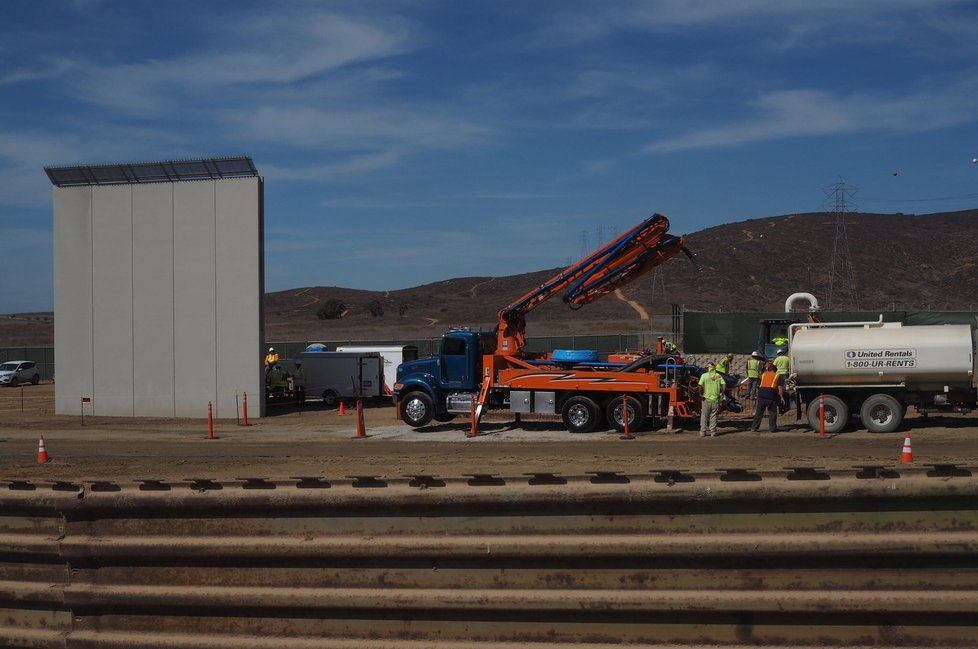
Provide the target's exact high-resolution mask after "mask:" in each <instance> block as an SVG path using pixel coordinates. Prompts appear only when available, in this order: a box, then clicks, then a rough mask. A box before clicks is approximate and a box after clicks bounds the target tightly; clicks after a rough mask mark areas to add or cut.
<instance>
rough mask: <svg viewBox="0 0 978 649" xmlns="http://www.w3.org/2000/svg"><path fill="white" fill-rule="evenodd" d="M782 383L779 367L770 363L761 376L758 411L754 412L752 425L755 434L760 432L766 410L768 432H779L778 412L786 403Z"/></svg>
mask: <svg viewBox="0 0 978 649" xmlns="http://www.w3.org/2000/svg"><path fill="white" fill-rule="evenodd" d="M781 381H782V379H781V375H780V374H778V370H777V367H775V365H774V363H773V362H771V361H768V362H767V364H766V365H765V367H764V373H763V374H761V380H760V384H759V385H760V389H759V390H758V397H757V409H756V410H755V411H754V420H753V421H752V422H751V425H750V429H751V430H752V431H754V432H755V433H756V432H758V431H759V430H760V426H761V419H762V418H763V417H764V411H765V410H767V413H768V416H767V427H768V432H771V433H776V432H777V431H778V410H779V409H780V408H781V406H782V404H783V403H784V386H783V385H782V383H781Z"/></svg>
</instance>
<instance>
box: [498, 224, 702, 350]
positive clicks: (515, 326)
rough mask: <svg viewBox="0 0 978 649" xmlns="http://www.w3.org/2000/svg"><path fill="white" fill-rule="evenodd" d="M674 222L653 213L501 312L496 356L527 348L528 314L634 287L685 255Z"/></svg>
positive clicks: (579, 303) (586, 302)
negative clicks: (549, 304) (546, 305)
mask: <svg viewBox="0 0 978 649" xmlns="http://www.w3.org/2000/svg"><path fill="white" fill-rule="evenodd" d="M668 230H669V219H667V218H666V217H665V216H663V215H662V214H653V215H652V216H651V217H649V218H648V219H646V220H645V221H643V222H642V223H639V224H638V225H636V226H635V227H634V228H632V229H631V230H629V231H628V232H626V233H625V234H623V235H621V236H620V237H618V238H617V239H615V240H614V241H612V242H611V243H609V244H608V245H606V246H604V247H603V248H601V249H600V250H598V251H597V252H595V253H593V254H591V255H589V256H588V257H586V258H585V259H582V260H581V261H579V262H577V263H576V264H574V265H572V266H570V267H568V268H567V269H566V270H564V271H563V272H562V273H560V274H559V275H557V276H555V277H553V278H551V279H550V280H548V281H547V282H545V283H544V284H542V285H540V286H539V287H538V288H536V289H534V290H532V291H530V292H529V293H527V294H526V295H524V296H523V297H521V298H520V299H519V300H517V301H515V302H513V303H512V304H510V305H509V306H507V307H506V308H505V309H503V310H502V311H500V312H499V327H498V331H497V345H498V346H497V352H498V353H503V354H514V353H518V352H519V351H520V350H522V349H523V347H524V345H525V344H526V338H525V331H526V319H525V316H526V314H527V313H529V312H530V311H532V310H533V309H535V308H536V307H537V306H539V305H540V304H541V303H542V302H543V301H545V300H547V299H549V298H551V297H553V296H554V295H555V294H557V293H560V292H561V291H564V290H566V293H565V294H564V296H563V298H562V299H563V301H564V302H566V303H567V304H569V305H570V306H571V308H580V307H582V306H584V305H585V304H590V303H591V302H594V301H595V300H597V299H598V298H601V297H604V296H605V295H607V294H608V293H610V292H612V291H614V290H615V289H618V288H621V287H622V286H625V285H626V284H628V283H630V282H633V281H634V280H636V279H638V278H639V277H641V276H642V275H644V274H645V273H647V272H648V271H650V270H652V269H653V268H655V267H656V266H658V265H660V264H662V263H663V262H665V261H667V260H668V259H670V258H672V257H673V256H674V255H676V254H677V253H678V252H679V251H683V252H685V253H686V255H687V256H689V257H690V259H692V255H690V253H689V251H688V250H686V249H685V248H684V247H683V244H684V243H685V238H684V237H677V236H674V235H671V234H669V232H668Z"/></svg>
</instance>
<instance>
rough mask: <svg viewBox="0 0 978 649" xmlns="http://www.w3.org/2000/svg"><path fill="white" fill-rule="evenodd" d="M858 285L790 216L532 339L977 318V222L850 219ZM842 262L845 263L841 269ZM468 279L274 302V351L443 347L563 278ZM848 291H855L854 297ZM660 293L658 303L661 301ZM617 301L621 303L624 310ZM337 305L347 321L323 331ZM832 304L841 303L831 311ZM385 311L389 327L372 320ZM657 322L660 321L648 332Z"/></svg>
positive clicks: (324, 290) (533, 321)
mask: <svg viewBox="0 0 978 649" xmlns="http://www.w3.org/2000/svg"><path fill="white" fill-rule="evenodd" d="M846 238H847V240H848V244H849V260H850V264H851V267H852V278H853V281H852V282H851V283H848V282H844V281H843V280H842V277H843V274H842V273H839V274H837V275H836V277H837V279H836V280H835V281H834V283H833V288H834V289H835V290H834V293H835V295H833V296H831V297H830V294H829V290H828V279H829V275H830V270H831V268H832V260H833V249H834V246H835V242H836V222H835V216H834V215H833V214H827V213H824V212H818V213H807V214H792V215H788V216H776V217H767V218H760V219H753V220H749V221H743V222H739V223H729V224H724V225H719V226H716V227H713V228H709V229H706V230H702V231H700V232H696V233H693V234H691V235H689V236H688V237H687V244H686V245H687V247H688V248H689V249H690V250H691V251H692V252H693V253H694V254H695V257H696V264H693V263H691V262H690V261H689V260H687V259H686V258H685V257H684V256H682V255H680V256H677V257H674V258H673V259H671V260H670V261H668V262H667V263H666V264H664V265H663V266H661V272H660V273H659V274H658V275H656V274H654V273H650V274H648V275H646V276H645V277H643V278H641V279H639V280H637V281H635V282H634V283H632V284H630V285H629V286H627V287H625V288H624V289H623V290H622V292H621V294H620V295H616V296H608V297H606V298H605V299H603V300H599V301H597V302H595V303H593V304H590V305H587V306H585V307H584V308H582V309H579V310H576V311H572V310H570V309H569V308H568V307H567V306H566V305H564V304H563V303H562V302H561V301H560V299H559V297H555V298H554V299H552V300H551V301H549V302H547V303H545V304H543V305H542V306H541V307H539V308H538V309H537V310H535V311H534V312H533V313H532V314H531V315H529V316H528V318H527V332H528V333H529V334H530V335H564V334H570V333H578V334H588V333H629V332H648V331H650V330H651V331H668V330H669V328H670V327H669V324H668V323H669V320H668V318H669V314H670V312H671V305H672V304H674V303H675V304H679V305H681V307H682V308H683V309H688V310H696V311H780V310H782V309H783V308H784V301H785V299H786V298H787V297H788V296H789V295H790V294H792V293H795V292H798V291H803V292H808V293H813V294H814V295H815V296H816V297H817V298H819V299H820V300H821V302H822V306H824V307H834V308H837V309H842V310H869V311H872V310H878V309H899V310H935V311H945V310H968V311H972V310H976V309H978V267H976V260H975V255H974V250H975V244H974V241H976V240H978V210H968V211H963V212H952V213H941V214H931V215H926V216H915V215H902V214H897V215H893V214H866V213H852V214H848V215H847V218H846ZM840 258H841V257H840ZM560 270H562V269H549V270H544V271H538V272H534V273H527V274H523V275H512V276H507V277H466V278H458V279H451V280H445V281H442V282H435V283H433V284H426V285H424V286H419V287H416V288H410V289H404V290H400V291H389V292H386V293H379V292H371V291H354V290H350V289H341V288H331V287H313V288H303V289H294V290H291V291H281V292H277V293H270V294H268V295H267V296H266V301H265V306H266V312H265V319H266V336H267V338H268V339H269V340H323V341H329V340H345V339H352V340H358V339H359V340H373V339H381V340H384V339H396V338H405V339H410V338H421V337H428V336H437V335H440V334H441V333H442V332H443V330H445V329H447V328H448V327H449V326H450V325H470V326H482V327H485V328H492V327H493V326H495V323H496V313H497V312H498V311H499V309H501V308H502V307H505V306H506V305H508V304H510V303H511V302H513V301H515V300H516V299H518V298H519V297H521V296H522V295H523V294H525V293H526V292H528V291H529V290H531V289H532V288H534V287H536V286H539V285H540V284H542V283H543V282H544V281H546V280H548V279H550V278H551V277H552V276H554V275H555V274H557V273H558V272H560ZM847 284H848V285H849V286H852V287H853V288H854V290H853V293H854V294H855V300H854V301H853V300H852V299H851V298H852V293H850V291H849V290H844V289H846V286H847ZM653 288H654V291H653ZM616 297H617V299H616ZM330 298H336V299H339V300H341V301H343V302H344V303H345V304H346V306H347V312H346V314H345V315H344V317H343V318H341V319H338V320H319V319H318V318H317V317H316V310H317V309H318V308H319V306H320V305H322V303H323V302H324V301H326V300H328V299H330ZM831 298H834V299H831ZM377 304H379V305H380V307H381V309H382V310H383V315H382V316H381V315H371V312H370V307H371V305H373V306H374V311H375V312H376V311H377V308H376V306H377ZM648 314H651V316H652V318H653V320H652V322H651V323H650V321H649V319H648Z"/></svg>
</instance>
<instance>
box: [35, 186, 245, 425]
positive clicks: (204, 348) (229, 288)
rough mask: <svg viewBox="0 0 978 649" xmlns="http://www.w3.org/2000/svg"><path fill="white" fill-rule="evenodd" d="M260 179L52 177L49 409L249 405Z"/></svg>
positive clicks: (234, 408)
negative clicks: (101, 181) (90, 181)
mask: <svg viewBox="0 0 978 649" xmlns="http://www.w3.org/2000/svg"><path fill="white" fill-rule="evenodd" d="M262 200H263V190H262V181H261V179H260V178H247V179H225V180H217V181H181V182H175V183H158V184H132V185H129V184H127V185H112V186H102V187H80V188H59V189H56V190H55V191H54V204H55V205H54V207H55V228H54V239H55V323H56V324H55V346H56V348H57V353H58V377H57V396H56V400H57V406H56V407H57V412H58V413H60V414H77V413H78V412H79V410H80V407H81V399H82V398H83V397H91V399H92V403H91V405H88V406H86V407H85V412H86V414H98V415H117V416H131V415H136V416H179V417H199V418H203V417H205V416H206V415H207V402H208V401H210V402H212V403H213V405H214V415H215V417H218V418H222V417H223V418H233V417H235V415H236V414H237V412H238V405H239V396H241V395H243V393H244V392H246V391H247V392H248V393H249V396H250V397H251V399H250V401H251V404H252V407H251V409H250V411H249V416H250V417H258V416H260V415H261V414H262V411H261V406H262V393H263V391H264V373H263V371H262V368H261V358H262V351H261V347H262V342H263V341H262V322H261V318H262V286H263V277H264V274H263V269H262V258H263V257H262V232H263V227H262V218H263V213H262V205H261V203H262Z"/></svg>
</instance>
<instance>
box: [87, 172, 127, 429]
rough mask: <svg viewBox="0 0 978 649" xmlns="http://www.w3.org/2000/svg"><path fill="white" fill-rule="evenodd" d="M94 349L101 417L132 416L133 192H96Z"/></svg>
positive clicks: (109, 189) (97, 408) (96, 405)
mask: <svg viewBox="0 0 978 649" xmlns="http://www.w3.org/2000/svg"><path fill="white" fill-rule="evenodd" d="M92 309H93V318H92V321H93V323H94V326H93V329H92V334H93V336H92V350H93V354H94V359H95V394H94V395H93V399H94V401H93V409H94V412H95V414H96V415H99V414H111V415H129V416H131V415H132V414H133V413H134V411H133V403H132V188H131V187H130V186H128V185H122V186H116V187H102V188H99V189H98V190H96V191H95V192H93V194H92Z"/></svg>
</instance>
